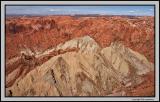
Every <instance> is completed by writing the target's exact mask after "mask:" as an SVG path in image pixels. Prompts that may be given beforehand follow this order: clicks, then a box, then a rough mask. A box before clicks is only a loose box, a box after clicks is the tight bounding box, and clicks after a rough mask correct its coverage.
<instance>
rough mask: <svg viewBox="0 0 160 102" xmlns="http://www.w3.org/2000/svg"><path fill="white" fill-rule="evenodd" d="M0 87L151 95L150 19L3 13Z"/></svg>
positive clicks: (24, 92)
mask: <svg viewBox="0 0 160 102" xmlns="http://www.w3.org/2000/svg"><path fill="white" fill-rule="evenodd" d="M5 86H6V95H7V96H153V95H154V18H153V17H121V16H98V17H77V16H45V17H8V18H7V20H6V83H5ZM139 90H140V91H139Z"/></svg>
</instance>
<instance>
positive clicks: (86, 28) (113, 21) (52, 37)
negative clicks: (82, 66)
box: [6, 16, 154, 62]
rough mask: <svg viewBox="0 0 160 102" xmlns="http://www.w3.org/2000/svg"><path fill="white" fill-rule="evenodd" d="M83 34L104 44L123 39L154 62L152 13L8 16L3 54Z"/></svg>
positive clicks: (37, 48)
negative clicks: (82, 15) (130, 15)
mask: <svg viewBox="0 0 160 102" xmlns="http://www.w3.org/2000/svg"><path fill="white" fill-rule="evenodd" d="M84 35H89V36H91V37H92V38H93V39H95V41H97V42H98V44H99V45H100V46H101V47H103V48H104V47H107V46H109V45H110V44H111V43H112V42H113V41H122V42H123V44H124V45H126V46H127V47H129V48H131V49H133V50H135V51H138V52H139V53H141V54H144V55H145V56H146V57H147V59H148V60H149V61H151V62H154V17H123V16H122V17H121V16H96V17H77V16H44V17H8V18H7V20H6V53H7V55H6V58H7V60H9V59H11V58H13V57H16V56H18V55H20V51H21V49H23V48H25V46H27V47H28V48H30V49H31V50H32V51H33V52H34V51H39V52H42V51H45V50H47V49H48V48H51V47H54V46H57V45H58V44H60V43H63V42H65V41H68V40H71V39H74V38H75V37H80V36H84Z"/></svg>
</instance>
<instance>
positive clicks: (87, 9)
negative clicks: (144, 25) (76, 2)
mask: <svg viewBox="0 0 160 102" xmlns="http://www.w3.org/2000/svg"><path fill="white" fill-rule="evenodd" d="M89 14H97V15H131V16H154V6H57V5H56V6H6V15H42V16H43V15H89Z"/></svg>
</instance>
